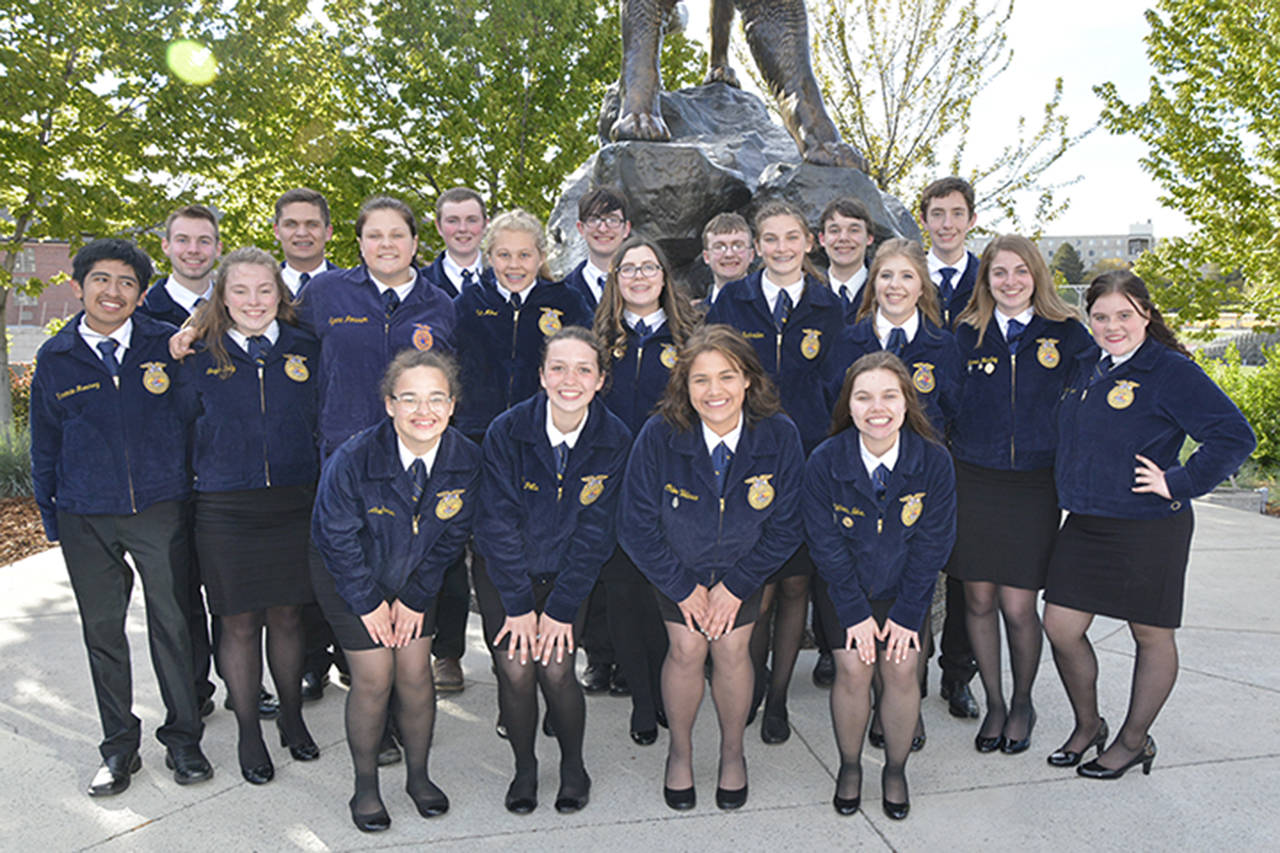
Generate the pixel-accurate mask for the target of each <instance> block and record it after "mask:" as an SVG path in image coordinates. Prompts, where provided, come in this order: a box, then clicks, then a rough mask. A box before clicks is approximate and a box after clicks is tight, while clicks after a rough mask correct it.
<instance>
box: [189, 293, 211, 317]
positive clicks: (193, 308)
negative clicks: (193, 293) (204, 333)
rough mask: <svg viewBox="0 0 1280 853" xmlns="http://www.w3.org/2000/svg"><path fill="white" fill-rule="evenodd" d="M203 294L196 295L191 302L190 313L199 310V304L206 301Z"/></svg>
mask: <svg viewBox="0 0 1280 853" xmlns="http://www.w3.org/2000/svg"><path fill="white" fill-rule="evenodd" d="M208 301H209V300H207V299H205V298H204V297H203V296H197V297H196V301H195V302H193V303H191V313H192V314H194V313H196V312H197V311H199V310H200V306H201V305H203V304H205V303H206V302H208Z"/></svg>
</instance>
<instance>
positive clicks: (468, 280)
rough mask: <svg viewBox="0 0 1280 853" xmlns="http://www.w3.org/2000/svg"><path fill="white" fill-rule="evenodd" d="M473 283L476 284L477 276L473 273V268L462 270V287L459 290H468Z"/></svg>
mask: <svg viewBox="0 0 1280 853" xmlns="http://www.w3.org/2000/svg"><path fill="white" fill-rule="evenodd" d="M473 284H475V276H474V275H472V273H471V270H463V271H462V287H460V288H458V290H459V291H463V290H466V289H467V288H468V287H470V286H471V285H473Z"/></svg>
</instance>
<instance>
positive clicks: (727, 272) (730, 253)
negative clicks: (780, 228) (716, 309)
mask: <svg viewBox="0 0 1280 853" xmlns="http://www.w3.org/2000/svg"><path fill="white" fill-rule="evenodd" d="M755 257H756V251H755V248H754V247H753V246H752V245H751V226H749V225H747V220H745V219H743V218H742V217H741V216H740V215H738V214H736V213H717V214H716V215H715V216H713V217H711V220H710V221H709V222H707V224H706V226H705V227H704V228H703V229H702V260H703V261H704V262H705V263H706V265H707V266H708V267H709V268H710V269H711V275H712V277H713V279H714V280H713V281H712V282H711V286H710V287H709V288H707V295H706V298H705V299H704V300H703V304H705V305H706V307H708V308H710V307H711V306H712V305H713V304H715V301H716V297H717V296H719V295H720V291H721V290H723V289H724V286H725V285H726V284H728V283H729V282H731V281H737V280H738V279H740V278H745V277H746V275H747V273H748V272H750V271H751V262H752V261H754V260H755Z"/></svg>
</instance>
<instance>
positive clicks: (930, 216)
mask: <svg viewBox="0 0 1280 853" xmlns="http://www.w3.org/2000/svg"><path fill="white" fill-rule="evenodd" d="M973 204H974V201H973V187H971V186H970V185H969V182H968V181H966V180H964V179H963V178H957V177H954V176H953V177H949V178H941V179H939V180H936V181H934V182H933V183H931V184H929V186H927V187H925V189H924V192H923V193H922V194H921V195H920V224H922V225H923V226H924V229H925V231H927V232H929V276H930V278H932V279H933V283H934V284H935V285H937V286H938V302H939V305H941V306H942V325H943V328H946V329H951V330H954V328H955V321H956V317H958V316H959V315H960V312H961V311H963V310H964V308H965V306H966V305H968V304H969V297H970V296H972V295H973V283H974V282H975V281H977V279H978V258H977V256H975V255H974V254H973V252H970V251H968V250H967V249H966V248H965V240H966V239H967V238H968V236H969V231H970V229H972V228H973V226H974V224H976V223H977V221H978V215H977V214H976V213H975V212H974V209H973Z"/></svg>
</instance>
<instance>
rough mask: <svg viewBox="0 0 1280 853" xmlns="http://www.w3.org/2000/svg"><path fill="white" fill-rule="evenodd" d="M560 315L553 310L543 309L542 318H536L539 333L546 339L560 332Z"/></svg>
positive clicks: (559, 312)
mask: <svg viewBox="0 0 1280 853" xmlns="http://www.w3.org/2000/svg"><path fill="white" fill-rule="evenodd" d="M562 313H563V312H561V311H557V310H556V309H554V308H543V309H542V316H541V317H539V318H538V329H539V331H541V332H542V334H544V335H546V336H547V337H551V336H552V335H554V334H555V333H556V332H558V331H560V315H561V314H562Z"/></svg>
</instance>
